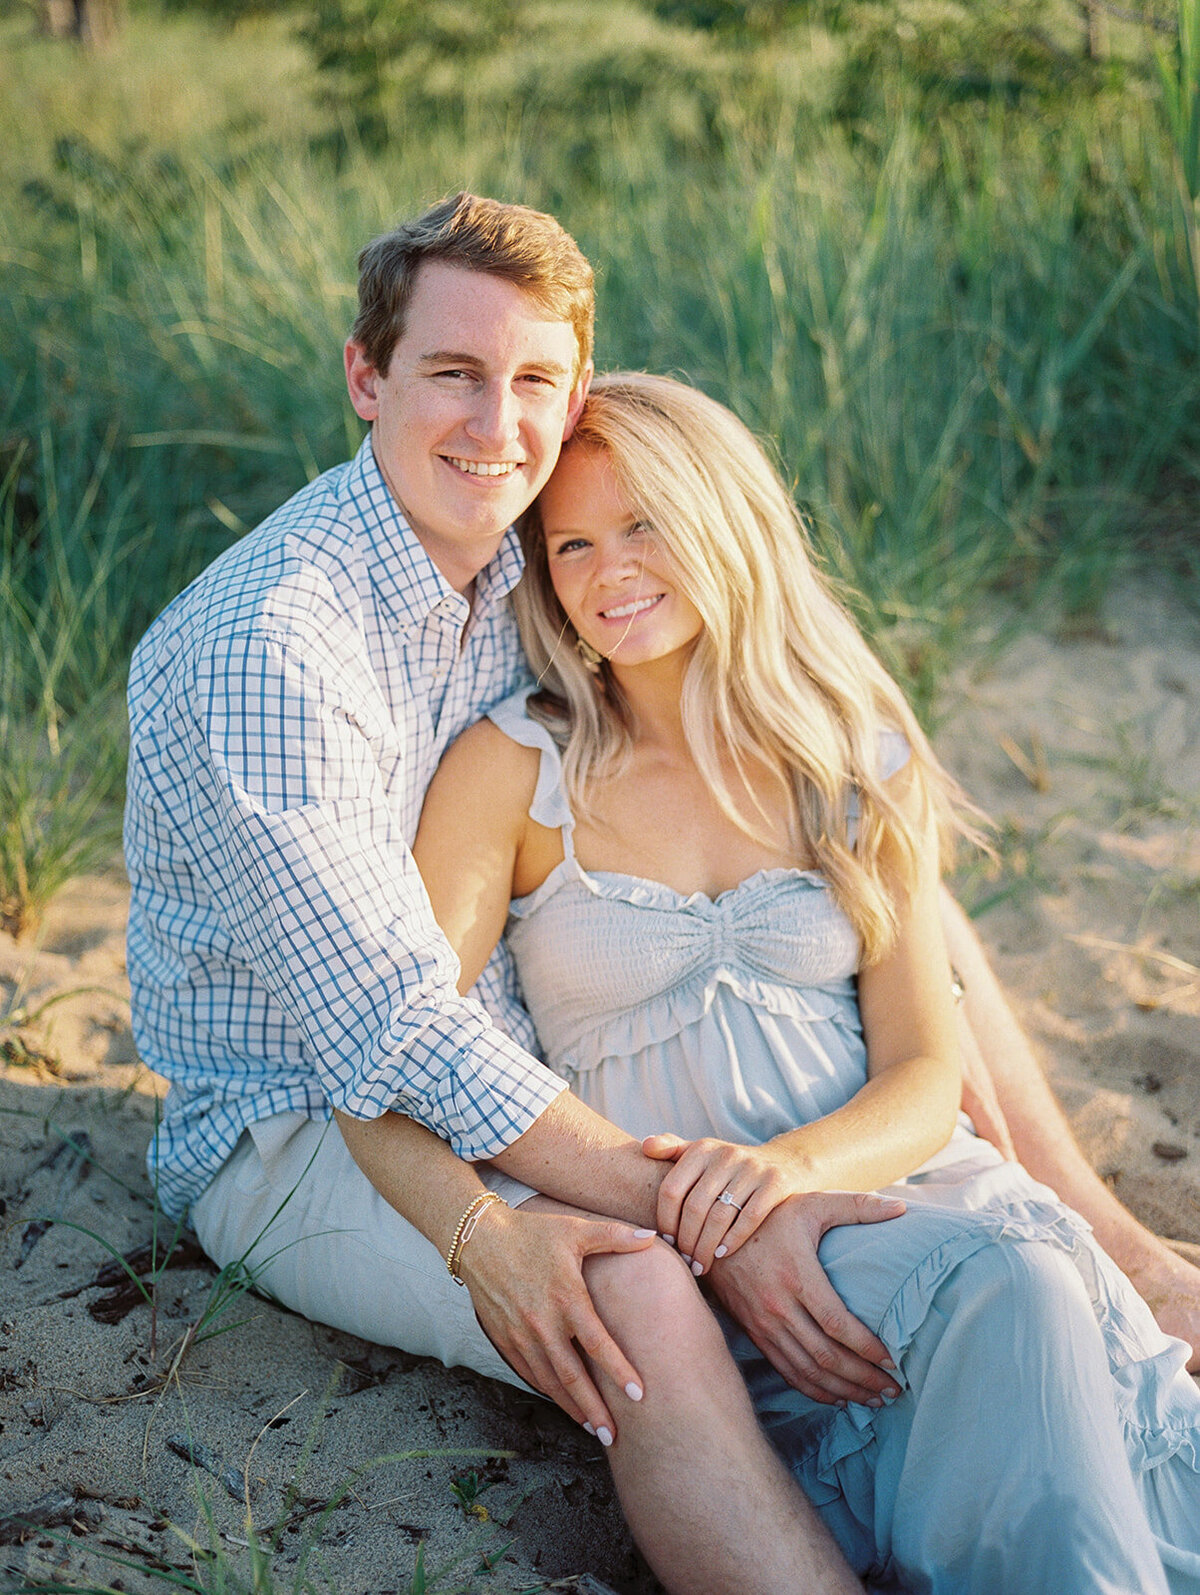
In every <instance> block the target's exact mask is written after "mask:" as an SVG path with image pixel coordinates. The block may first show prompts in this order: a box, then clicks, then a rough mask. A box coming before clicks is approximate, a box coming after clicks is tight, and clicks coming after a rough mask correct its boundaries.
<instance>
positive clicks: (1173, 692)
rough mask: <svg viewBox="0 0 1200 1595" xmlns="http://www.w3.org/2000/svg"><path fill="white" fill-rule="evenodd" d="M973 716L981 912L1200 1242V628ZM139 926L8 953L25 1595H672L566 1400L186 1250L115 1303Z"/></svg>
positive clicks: (11, 1565) (3, 1466) (1035, 640)
mask: <svg viewBox="0 0 1200 1595" xmlns="http://www.w3.org/2000/svg"><path fill="white" fill-rule="evenodd" d="M945 711H946V712H945V717H944V720H943V723H942V726H941V729H940V731H939V733H938V738H937V741H938V745H939V748H940V750H941V751H942V753H943V755H944V756H945V757H946V759H947V760H948V762H949V763H950V764H951V766H952V767H953V768H954V769H955V770H956V771H957V773H958V774H959V775H960V776H961V778H962V779H963V781H964V782H965V783H966V785H967V786H968V788H969V790H970V791H971V792H972V793H973V794H974V795H975V797H976V798H977V799H978V800H979V802H980V803H981V804H983V805H984V807H986V808H987V809H988V810H989V811H990V812H991V813H992V814H993V815H994V816H995V818H996V820H997V821H998V823H999V827H1000V832H999V835H1000V842H999V860H998V862H997V863H995V864H993V865H990V866H987V867H982V866H981V867H978V868H974V869H971V870H968V871H966V872H964V873H963V874H962V875H961V876H960V878H959V881H958V887H959V891H960V894H961V895H962V897H963V898H964V900H965V901H966V902H967V903H968V905H969V906H971V907H972V908H973V909H974V911H975V912H976V914H977V915H978V920H977V923H978V925H979V928H980V931H981V933H982V935H983V936H984V938H985V940H986V942H987V944H988V946H989V948H990V950H991V953H992V956H993V958H994V960H995V963H996V965H997V968H998V971H999V973H1000V975H1001V977H1002V979H1003V981H1004V983H1005V985H1006V986H1007V987H1008V989H1009V990H1010V992H1011V993H1012V996H1013V999H1014V1003H1015V1005H1016V1007H1017V1010H1018V1012H1019V1014H1020V1016H1021V1018H1022V1020H1023V1022H1024V1023H1025V1025H1026V1026H1027V1028H1028V1030H1029V1032H1030V1034H1031V1035H1032V1036H1033V1038H1034V1040H1035V1042H1036V1044H1037V1046H1038V1048H1039V1050H1040V1052H1041V1054H1042V1056H1043V1058H1044V1059H1045V1062H1046V1065H1047V1068H1048V1070H1049V1072H1050V1074H1051V1077H1052V1079H1053V1082H1054V1084H1055V1086H1056V1088H1057V1089H1058V1091H1059V1093H1060V1094H1061V1096H1062V1098H1063V1100H1064V1102H1065V1103H1066V1105H1067V1108H1068V1110H1069V1112H1070V1114H1071V1117H1072V1120H1073V1122H1074V1124H1075V1127H1076V1130H1077V1132H1078V1134H1079V1136H1080V1138H1081V1140H1082V1142H1083V1144H1084V1146H1085V1148H1086V1150H1087V1152H1088V1155H1089V1156H1090V1157H1091V1159H1092V1161H1093V1162H1094V1163H1095V1165H1096V1166H1097V1167H1098V1168H1099V1169H1100V1170H1101V1171H1102V1173H1103V1174H1104V1175H1105V1177H1106V1178H1107V1179H1108V1180H1109V1181H1110V1182H1111V1183H1112V1184H1113V1186H1114V1187H1115V1189H1116V1190H1117V1192H1118V1193H1119V1195H1120V1196H1121V1197H1122V1198H1123V1200H1125V1201H1126V1202H1127V1203H1128V1205H1129V1206H1130V1207H1132V1208H1133V1210H1134V1211H1135V1212H1136V1213H1137V1214H1138V1215H1139V1216H1140V1217H1141V1218H1143V1219H1144V1220H1145V1221H1146V1222H1147V1223H1149V1224H1151V1225H1152V1226H1153V1227H1155V1228H1156V1229H1158V1230H1159V1231H1160V1232H1161V1233H1163V1234H1165V1235H1168V1236H1171V1237H1173V1238H1175V1239H1177V1240H1181V1241H1184V1242H1191V1243H1200V1067H1198V1065H1200V1027H1198V1026H1197V1023H1196V1020H1197V1015H1198V1014H1200V968H1198V966H1200V912H1198V910H1200V826H1198V824H1197V819H1198V815H1200V798H1198V794H1200V618H1198V617H1197V616H1196V615H1195V614H1193V613H1191V612H1189V611H1187V610H1184V609H1182V608H1181V607H1179V606H1178V605H1177V604H1176V603H1175V602H1174V601H1173V600H1172V598H1171V596H1170V594H1169V593H1168V592H1166V591H1164V590H1162V589H1149V588H1146V587H1142V586H1132V587H1130V588H1128V589H1127V590H1125V591H1124V592H1123V593H1121V594H1120V595H1119V597H1118V598H1117V599H1116V600H1115V601H1114V602H1113V603H1112V604H1111V605H1110V607H1109V611H1108V614H1107V615H1106V617H1105V621H1104V624H1103V626H1102V627H1101V628H1097V630H1096V632H1095V633H1093V634H1091V635H1088V636H1083V637H1074V638H1064V637H1061V636H1053V635H1046V634H1033V635H1029V634H1025V635H1023V636H1021V637H1020V638H1019V639H1018V640H1017V641H1015V642H1012V643H1010V644H1009V645H1008V646H1007V647H1006V648H1004V649H999V648H998V646H996V645H993V646H992V647H981V648H980V650H979V653H978V655H977V658H976V663H975V665H974V666H973V668H972V669H970V670H964V671H962V672H961V674H960V676H959V678H958V679H957V680H956V682H955V683H954V685H953V688H952V690H950V691H948V693H947V695H946V704H945ZM125 907H126V889H125V886H124V882H123V880H122V878H121V875H120V873H119V870H117V869H115V868H114V870H113V872H112V873H111V874H109V875H105V876H100V877H92V878H89V879H86V880H82V881H79V882H77V883H75V884H74V885H73V886H71V887H70V888H69V889H67V890H66V891H64V892H63V893H62V894H61V895H60V896H59V897H58V899H57V900H56V901H55V902H54V903H53V904H52V905H51V907H50V910H49V912H48V913H47V916H46V918H45V920H44V922H43V924H42V926H41V927H40V930H39V931H38V932H37V934H36V935H35V936H33V937H31V938H28V939H27V940H25V941H23V942H21V943H14V942H12V941H11V940H8V939H4V938H2V937H0V1014H7V1021H6V1023H4V1024H3V1025H0V1052H2V1055H3V1072H2V1074H0V1198H2V1201H0V1215H2V1218H3V1228H2V1230H0V1270H2V1272H0V1588H5V1589H9V1590H19V1589H24V1588H27V1587H31V1586H32V1587H36V1586H37V1585H38V1584H39V1583H45V1582H47V1581H50V1582H53V1583H55V1584H56V1585H57V1586H58V1587H69V1588H87V1587H97V1586H98V1587H101V1588H113V1589H125V1590H129V1591H143V1590H147V1591H148V1590H151V1589H162V1588H169V1587H171V1585H172V1583H174V1585H175V1587H183V1588H204V1589H208V1588H214V1589H217V1588H219V1589H222V1590H225V1589H230V1590H232V1589H240V1588H243V1587H245V1588H250V1587H253V1588H256V1589H268V1588H272V1589H278V1590H281V1591H282V1590H292V1589H294V1588H301V1587H305V1588H307V1587H308V1585H305V1584H304V1583H303V1576H304V1570H305V1569H306V1570H307V1575H308V1577H309V1578H310V1579H311V1580H312V1585H313V1587H315V1588H318V1589H330V1590H335V1591H337V1592H338V1595H387V1592H389V1591H395V1592H398V1595H399V1592H403V1595H408V1592H410V1591H413V1590H418V1589H421V1588H423V1587H424V1586H423V1585H421V1584H420V1583H419V1581H416V1580H414V1566H415V1558H416V1556H417V1551H418V1546H419V1544H420V1542H422V1541H423V1542H424V1546H425V1548H424V1556H425V1563H426V1569H427V1571H428V1572H430V1573H433V1572H435V1571H438V1570H441V1579H440V1582H437V1583H436V1584H435V1583H433V1582H432V1581H431V1583H430V1588H436V1589H438V1590H442V1591H448V1590H455V1589H468V1588H469V1589H471V1590H478V1591H481V1592H482V1591H487V1590H494V1591H518V1590H525V1591H541V1590H546V1589H561V1590H577V1591H587V1590H589V1589H590V1590H592V1591H593V1592H595V1591H596V1590H597V1589H599V1588H601V1587H602V1586H601V1585H600V1584H598V1583H597V1582H596V1581H597V1580H602V1581H603V1583H604V1584H608V1585H611V1586H613V1587H614V1588H616V1589H619V1590H621V1591H625V1592H628V1595H646V1592H648V1591H649V1590H651V1589H652V1588H653V1587H654V1586H653V1583H652V1581H651V1580H650V1579H649V1578H648V1576H647V1575H646V1573H645V1571H644V1569H642V1568H640V1567H639V1564H638V1563H637V1561H636V1558H635V1556H634V1554H633V1552H632V1549H631V1546H630V1544H629V1541H628V1538H627V1536H626V1535H625V1532H624V1530H623V1528H622V1526H621V1520H620V1515H619V1513H618V1511H617V1510H616V1508H615V1506H614V1503H613V1500H612V1496H611V1492H610V1490H609V1488H608V1485H607V1476H606V1470H605V1467H604V1464H603V1461H602V1460H601V1457H600V1454H599V1450H598V1448H597V1447H595V1446H594V1445H593V1443H592V1442H591V1441H589V1440H588V1438H587V1437H586V1436H585V1435H583V1434H582V1433H580V1432H579V1431H577V1430H576V1429H575V1428H574V1427H573V1426H572V1425H571V1424H569V1423H568V1422H566V1421H565V1420H564V1419H561V1418H560V1417H559V1416H558V1415H557V1414H556V1413H554V1412H553V1411H551V1410H549V1409H546V1408H544V1407H542V1406H540V1405H539V1404H537V1403H534V1402H532V1401H526V1400H523V1399H522V1398H520V1397H519V1396H518V1395H517V1394H516V1393H515V1392H512V1391H509V1390H503V1389H500V1388H498V1387H496V1386H489V1385H487V1384H486V1383H485V1382H483V1381H481V1380H479V1379H477V1378H475V1377H474V1376H472V1375H468V1374H463V1373H460V1372H447V1371H445V1370H444V1369H442V1368H440V1367H438V1366H436V1365H433V1364H430V1363H427V1362H423V1361H420V1360H418V1359H415V1358H408V1357H404V1356H401V1355H398V1354H396V1353H391V1352H386V1351H383V1350H380V1349H379V1348H377V1347H373V1346H370V1345H367V1344H365V1343H364V1342H361V1341H358V1340H355V1339H354V1338H353V1337H351V1336H348V1335H343V1334H340V1333H337V1332H335V1331H332V1330H329V1329H327V1328H323V1327H319V1326H314V1325H310V1324H308V1323H305V1322H304V1321H302V1320H301V1319H299V1318H296V1317H294V1316H292V1315H291V1314H289V1313H286V1312H283V1311H281V1310H278V1309H276V1308H274V1307H272V1306H269V1305H268V1304H266V1303H264V1302H261V1301H259V1300H257V1299H255V1298H253V1297H246V1296H243V1297H240V1298H238V1299H236V1300H234V1301H232V1302H230V1303H228V1304H227V1305H226V1306H225V1307H224V1309H223V1310H222V1311H221V1312H219V1313H218V1314H217V1315H216V1316H215V1317H211V1316H210V1317H209V1318H208V1320H207V1321H205V1314H206V1311H208V1310H210V1309H211V1307H212V1305H213V1292H214V1288H215V1286H214V1277H213V1274H212V1271H211V1270H209V1269H208V1268H206V1267H205V1266H203V1264H202V1263H199V1262H197V1261H196V1260H195V1259H194V1258H191V1259H189V1258H188V1257H187V1256H186V1255H185V1257H184V1258H183V1259H182V1266H179V1267H173V1268H171V1269H169V1270H167V1271H165V1272H163V1274H162V1276H161V1280H160V1283H159V1286H158V1288H157V1291H156V1292H155V1297H156V1302H155V1306H154V1308H153V1309H152V1308H151V1306H150V1305H148V1304H147V1303H146V1302H145V1301H143V1300H142V1298H141V1297H140V1296H137V1295H136V1293H135V1295H134V1297H133V1302H132V1304H130V1302H129V1301H128V1300H127V1301H124V1302H123V1301H121V1300H113V1299H112V1289H113V1287H112V1286H111V1285H110V1286H105V1285H103V1284H96V1283H94V1281H95V1279H96V1275H97V1272H98V1271H99V1270H100V1269H101V1267H102V1266H103V1265H104V1264H105V1263H107V1262H110V1261H111V1258H112V1255H113V1254H114V1253H128V1252H130V1251H131V1250H132V1249H133V1248H134V1247H136V1246H138V1245H140V1244H142V1243H145V1242H147V1241H149V1240H150V1239H151V1236H152V1234H153V1232H154V1228H155V1225H154V1215H153V1206H152V1201H151V1193H150V1190H149V1187H148V1184H147V1181H146V1178H145V1174H144V1171H143V1155H144V1151H145V1145H146V1141H147V1139H148V1137H149V1136H150V1134H151V1133H152V1129H153V1122H154V1112H155V1105H156V1100H157V1096H158V1094H159V1092H160V1091H161V1089H162V1087H161V1082H159V1081H156V1080H155V1079H154V1077H152V1076H151V1075H150V1074H149V1073H148V1072H147V1071H146V1070H145V1069H143V1068H142V1066H141V1065H140V1064H139V1063H138V1061H137V1058H136V1055H135V1052H134V1048H133V1044H132V1040H131V1037H130V1033H129V1023H128V1017H129V1016H128V1002H127V988H126V983H125V977H124V964H123V945H122V935H123V921H124V915H125ZM60 995H62V996H63V1000H62V1001H61V1002H57V1003H54V1004H53V1005H52V1006H51V1005H48V1003H49V1000H50V999H52V998H56V997H58V996H60ZM85 1138H86V1139H85ZM81 1154H86V1155H81ZM89 1159H90V1161H89ZM44 1218H52V1219H54V1220H55V1221H56V1222H55V1223H53V1224H52V1225H50V1226H49V1227H43V1226H41V1225H40V1224H39V1223H38V1222H37V1221H39V1220H41V1219H44ZM198 1324H199V1325H201V1328H200V1331H199V1332H196V1329H195V1326H196V1325H198ZM218 1331H219V1332H218ZM214 1332H217V1333H214ZM206 1336H208V1337H209V1338H206ZM189 1448H190V1459H189ZM480 1449H482V1450H483V1451H486V1452H489V1453H492V1456H491V1457H490V1458H488V1457H484V1456H480V1455H472V1454H471V1452H472V1451H473V1450H480ZM500 1452H506V1453H509V1455H507V1456H503V1457H502V1456H499V1455H496V1453H500ZM181 1453H182V1454H181ZM398 1454H399V1455H398ZM377 1458H389V1460H384V1461H376V1460H375V1459H377ZM456 1480H457V1481H458V1483H457V1485H456V1484H455V1481H456ZM50 1495H57V1496H58V1498H59V1499H58V1512H57V1519H58V1524H59V1526H57V1527H55V1526H53V1524H51V1526H49V1527H48V1528H47V1529H46V1530H45V1531H43V1532H40V1533H38V1534H36V1535H34V1536H32V1537H29V1538H27V1539H25V1540H24V1541H23V1542H22V1541H21V1540H20V1538H19V1536H18V1535H17V1533H16V1531H15V1529H14V1528H13V1525H12V1523H11V1522H5V1521H4V1514H5V1513H12V1512H19V1511H21V1510H23V1509H26V1508H28V1507H29V1506H30V1505H31V1503H34V1502H37V1501H40V1500H43V1501H44V1499H45V1498H46V1497H47V1496H50ZM331 1501H332V1504H331V1505H327V1503H330V1502H331ZM52 1504H53V1503H52ZM55 1515H56V1514H55V1513H54V1512H53V1511H51V1513H50V1516H51V1517H52V1518H53V1517H55ZM72 1524H73V1527H72V1526H71V1525H72ZM248 1524H249V1525H250V1527H248ZM252 1538H256V1539H257V1540H258V1541H259V1542H260V1543H261V1544H263V1545H264V1546H265V1545H267V1544H268V1543H269V1542H272V1543H274V1545H275V1546H276V1549H275V1550H274V1574H275V1579H276V1582H275V1583H274V1584H268V1583H266V1582H259V1583H253V1584H252V1583H251V1575H252V1562H253V1558H254V1553H253V1551H252V1550H251V1549H250V1547H249V1544H248V1542H249V1541H250V1540H251V1539H252ZM214 1553H219V1555H220V1556H221V1557H223V1558H225V1559H227V1560H228V1563H229V1564H230V1566H231V1568H232V1570H233V1571H232V1573H228V1572H227V1573H224V1574H223V1573H219V1572H218V1571H216V1570H215V1568H214V1563H213V1556H214ZM485 1557H486V1558H487V1560H488V1561H490V1562H491V1563H492V1564H493V1565H492V1566H491V1567H490V1568H486V1567H483V1566H482V1562H483V1559H484V1558H485ZM447 1564H453V1565H452V1566H451V1567H449V1568H447ZM147 1569H149V1570H150V1571H147ZM239 1577H240V1578H242V1579H244V1580H245V1583H244V1584H242V1583H239V1582H237V1578H239ZM184 1578H188V1579H194V1580H195V1581H196V1582H194V1583H183V1584H182V1586H181V1580H183V1579H184ZM222 1579H224V1582H222V1581H221V1580H222Z"/></svg>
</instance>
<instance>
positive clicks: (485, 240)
mask: <svg viewBox="0 0 1200 1595" xmlns="http://www.w3.org/2000/svg"><path fill="white" fill-rule="evenodd" d="M427 261H441V262H443V263H444V264H445V265H447V266H463V267H465V268H466V269H467V270H469V271H481V272H486V273H487V274H488V275H489V276H492V277H502V278H504V280H505V281H506V282H511V283H513V284H515V286H516V287H518V288H520V289H521V290H522V291H523V292H524V293H527V294H528V295H529V297H530V298H531V299H532V300H533V301H534V302H535V303H536V304H537V305H539V306H540V307H541V308H542V309H543V310H544V311H545V312H546V313H547V315H548V316H550V317H551V318H553V319H555V320H562V321H567V322H570V324H571V327H572V328H573V329H574V332H575V341H576V346H577V355H576V364H575V370H574V373H573V379H574V380H576V381H577V380H578V378H579V374H580V372H581V371H582V370H583V368H584V366H585V365H586V364H587V362H588V361H589V360H590V359H591V357H592V335H593V327H594V324H595V315H596V303H595V292H594V287H593V274H592V268H591V266H590V265H589V264H588V261H587V258H586V257H585V255H584V254H583V251H582V250H581V249H580V247H579V245H578V244H577V243H576V242H575V240H574V239H573V238H572V237H571V235H570V233H568V232H566V231H565V229H564V228H563V227H561V226H560V225H559V223H558V222H556V221H555V219H554V217H553V216H547V215H545V214H544V213H543V212H542V211H540V210H530V209H529V207H528V206H527V205H505V204H502V203H501V202H500V200H497V199H482V198H480V196H479V195H478V194H466V193H463V194H454V195H452V196H451V197H450V198H449V199H443V200H440V201H439V202H438V203H437V204H436V205H432V206H430V208H429V209H428V210H427V211H425V212H423V213H422V214H421V215H420V216H417V217H415V218H414V219H413V220H412V221H407V222H402V223H401V224H400V226H399V227H396V228H394V229H393V230H392V231H391V232H390V233H385V234H384V235H383V237H382V238H376V239H375V240H374V241H373V242H372V243H369V244H368V245H367V246H366V248H365V249H364V250H363V251H362V253H361V254H360V255H359V257H358V315H357V316H356V317H355V318H354V326H353V327H352V328H351V330H350V337H351V339H352V340H353V341H354V342H355V343H358V344H361V346H362V349H363V352H364V353H365V355H366V357H367V359H368V360H369V361H370V362H371V364H372V365H373V366H374V367H375V370H376V371H377V372H378V373H379V375H380V376H381V377H384V376H386V375H387V371H388V366H389V365H390V363H391V359H392V351H393V350H394V349H395V347H396V343H397V340H398V339H399V338H400V337H401V336H402V334H403V332H404V319H405V315H406V314H407V311H408V306H409V301H410V300H411V298H412V293H413V287H414V285H415V283H416V279H417V272H418V271H419V270H420V268H421V267H422V266H423V265H424V264H425V263H426V262H427Z"/></svg>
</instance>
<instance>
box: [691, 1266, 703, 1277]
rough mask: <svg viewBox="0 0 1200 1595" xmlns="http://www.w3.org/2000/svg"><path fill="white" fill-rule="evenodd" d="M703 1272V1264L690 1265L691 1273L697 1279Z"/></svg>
mask: <svg viewBox="0 0 1200 1595" xmlns="http://www.w3.org/2000/svg"><path fill="white" fill-rule="evenodd" d="M703 1272H704V1264H703V1263H693V1264H692V1273H693V1274H695V1275H696V1277H697V1279H698V1278H699V1277H700V1275H701V1274H702V1273H703Z"/></svg>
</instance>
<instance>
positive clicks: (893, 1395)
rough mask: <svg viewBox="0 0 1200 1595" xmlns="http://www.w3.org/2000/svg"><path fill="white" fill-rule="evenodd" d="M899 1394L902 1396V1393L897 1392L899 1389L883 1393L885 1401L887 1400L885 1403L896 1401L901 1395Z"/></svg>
mask: <svg viewBox="0 0 1200 1595" xmlns="http://www.w3.org/2000/svg"><path fill="white" fill-rule="evenodd" d="M899 1394H900V1392H899V1390H897V1389H895V1388H893V1389H891V1390H885V1391H884V1392H883V1399H884V1400H885V1401H895V1399H896V1397H897V1396H898V1395H899Z"/></svg>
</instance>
